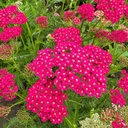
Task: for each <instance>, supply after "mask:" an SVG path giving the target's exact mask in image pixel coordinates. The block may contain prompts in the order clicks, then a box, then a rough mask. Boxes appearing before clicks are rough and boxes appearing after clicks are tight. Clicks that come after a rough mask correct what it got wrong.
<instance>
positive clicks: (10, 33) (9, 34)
mask: <svg viewBox="0 0 128 128" xmlns="http://www.w3.org/2000/svg"><path fill="white" fill-rule="evenodd" d="M21 32H22V27H20V26H14V27H8V28H5V29H4V30H3V31H2V32H1V33H0V40H2V41H3V42H7V41H8V40H9V39H14V38H15V37H19V36H20V34H21Z"/></svg>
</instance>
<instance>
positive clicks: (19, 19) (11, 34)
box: [0, 5, 27, 43]
mask: <svg viewBox="0 0 128 128" xmlns="http://www.w3.org/2000/svg"><path fill="white" fill-rule="evenodd" d="M26 22H27V18H26V16H25V15H24V13H23V12H20V11H18V8H17V7H16V6H15V5H11V6H8V7H6V8H4V9H1V10H0V27H1V28H2V31H1V32H0V40H1V41H3V42H5V43H6V42H8V41H9V40H10V39H14V38H15V37H19V36H20V34H21V32H22V28H21V26H20V25H21V24H24V23H26ZM10 25H11V27H10Z"/></svg>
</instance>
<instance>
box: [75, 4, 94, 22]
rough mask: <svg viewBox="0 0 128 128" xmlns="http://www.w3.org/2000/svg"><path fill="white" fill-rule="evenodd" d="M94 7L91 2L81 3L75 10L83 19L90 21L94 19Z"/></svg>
mask: <svg viewBox="0 0 128 128" xmlns="http://www.w3.org/2000/svg"><path fill="white" fill-rule="evenodd" d="M94 10H95V9H94V7H93V6H92V4H82V5H81V6H79V7H78V9H77V12H78V14H80V16H81V17H82V19H83V20H88V22H91V21H92V20H93V19H94Z"/></svg>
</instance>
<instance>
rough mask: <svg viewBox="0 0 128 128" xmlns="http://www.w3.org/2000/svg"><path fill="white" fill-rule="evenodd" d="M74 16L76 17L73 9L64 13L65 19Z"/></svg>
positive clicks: (67, 19)
mask: <svg viewBox="0 0 128 128" xmlns="http://www.w3.org/2000/svg"><path fill="white" fill-rule="evenodd" d="M74 18H75V12H73V11H65V12H64V14H63V20H64V21H70V20H74Z"/></svg>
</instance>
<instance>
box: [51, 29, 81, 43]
mask: <svg viewBox="0 0 128 128" xmlns="http://www.w3.org/2000/svg"><path fill="white" fill-rule="evenodd" d="M51 36H52V37H53V38H54V41H55V43H56V44H57V45H58V44H61V43H63V42H65V43H66V42H67V43H68V42H74V43H75V44H76V45H82V38H81V37H80V30H79V29H78V28H75V27H68V28H58V29H55V30H54V32H53V33H52V34H51Z"/></svg>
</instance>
